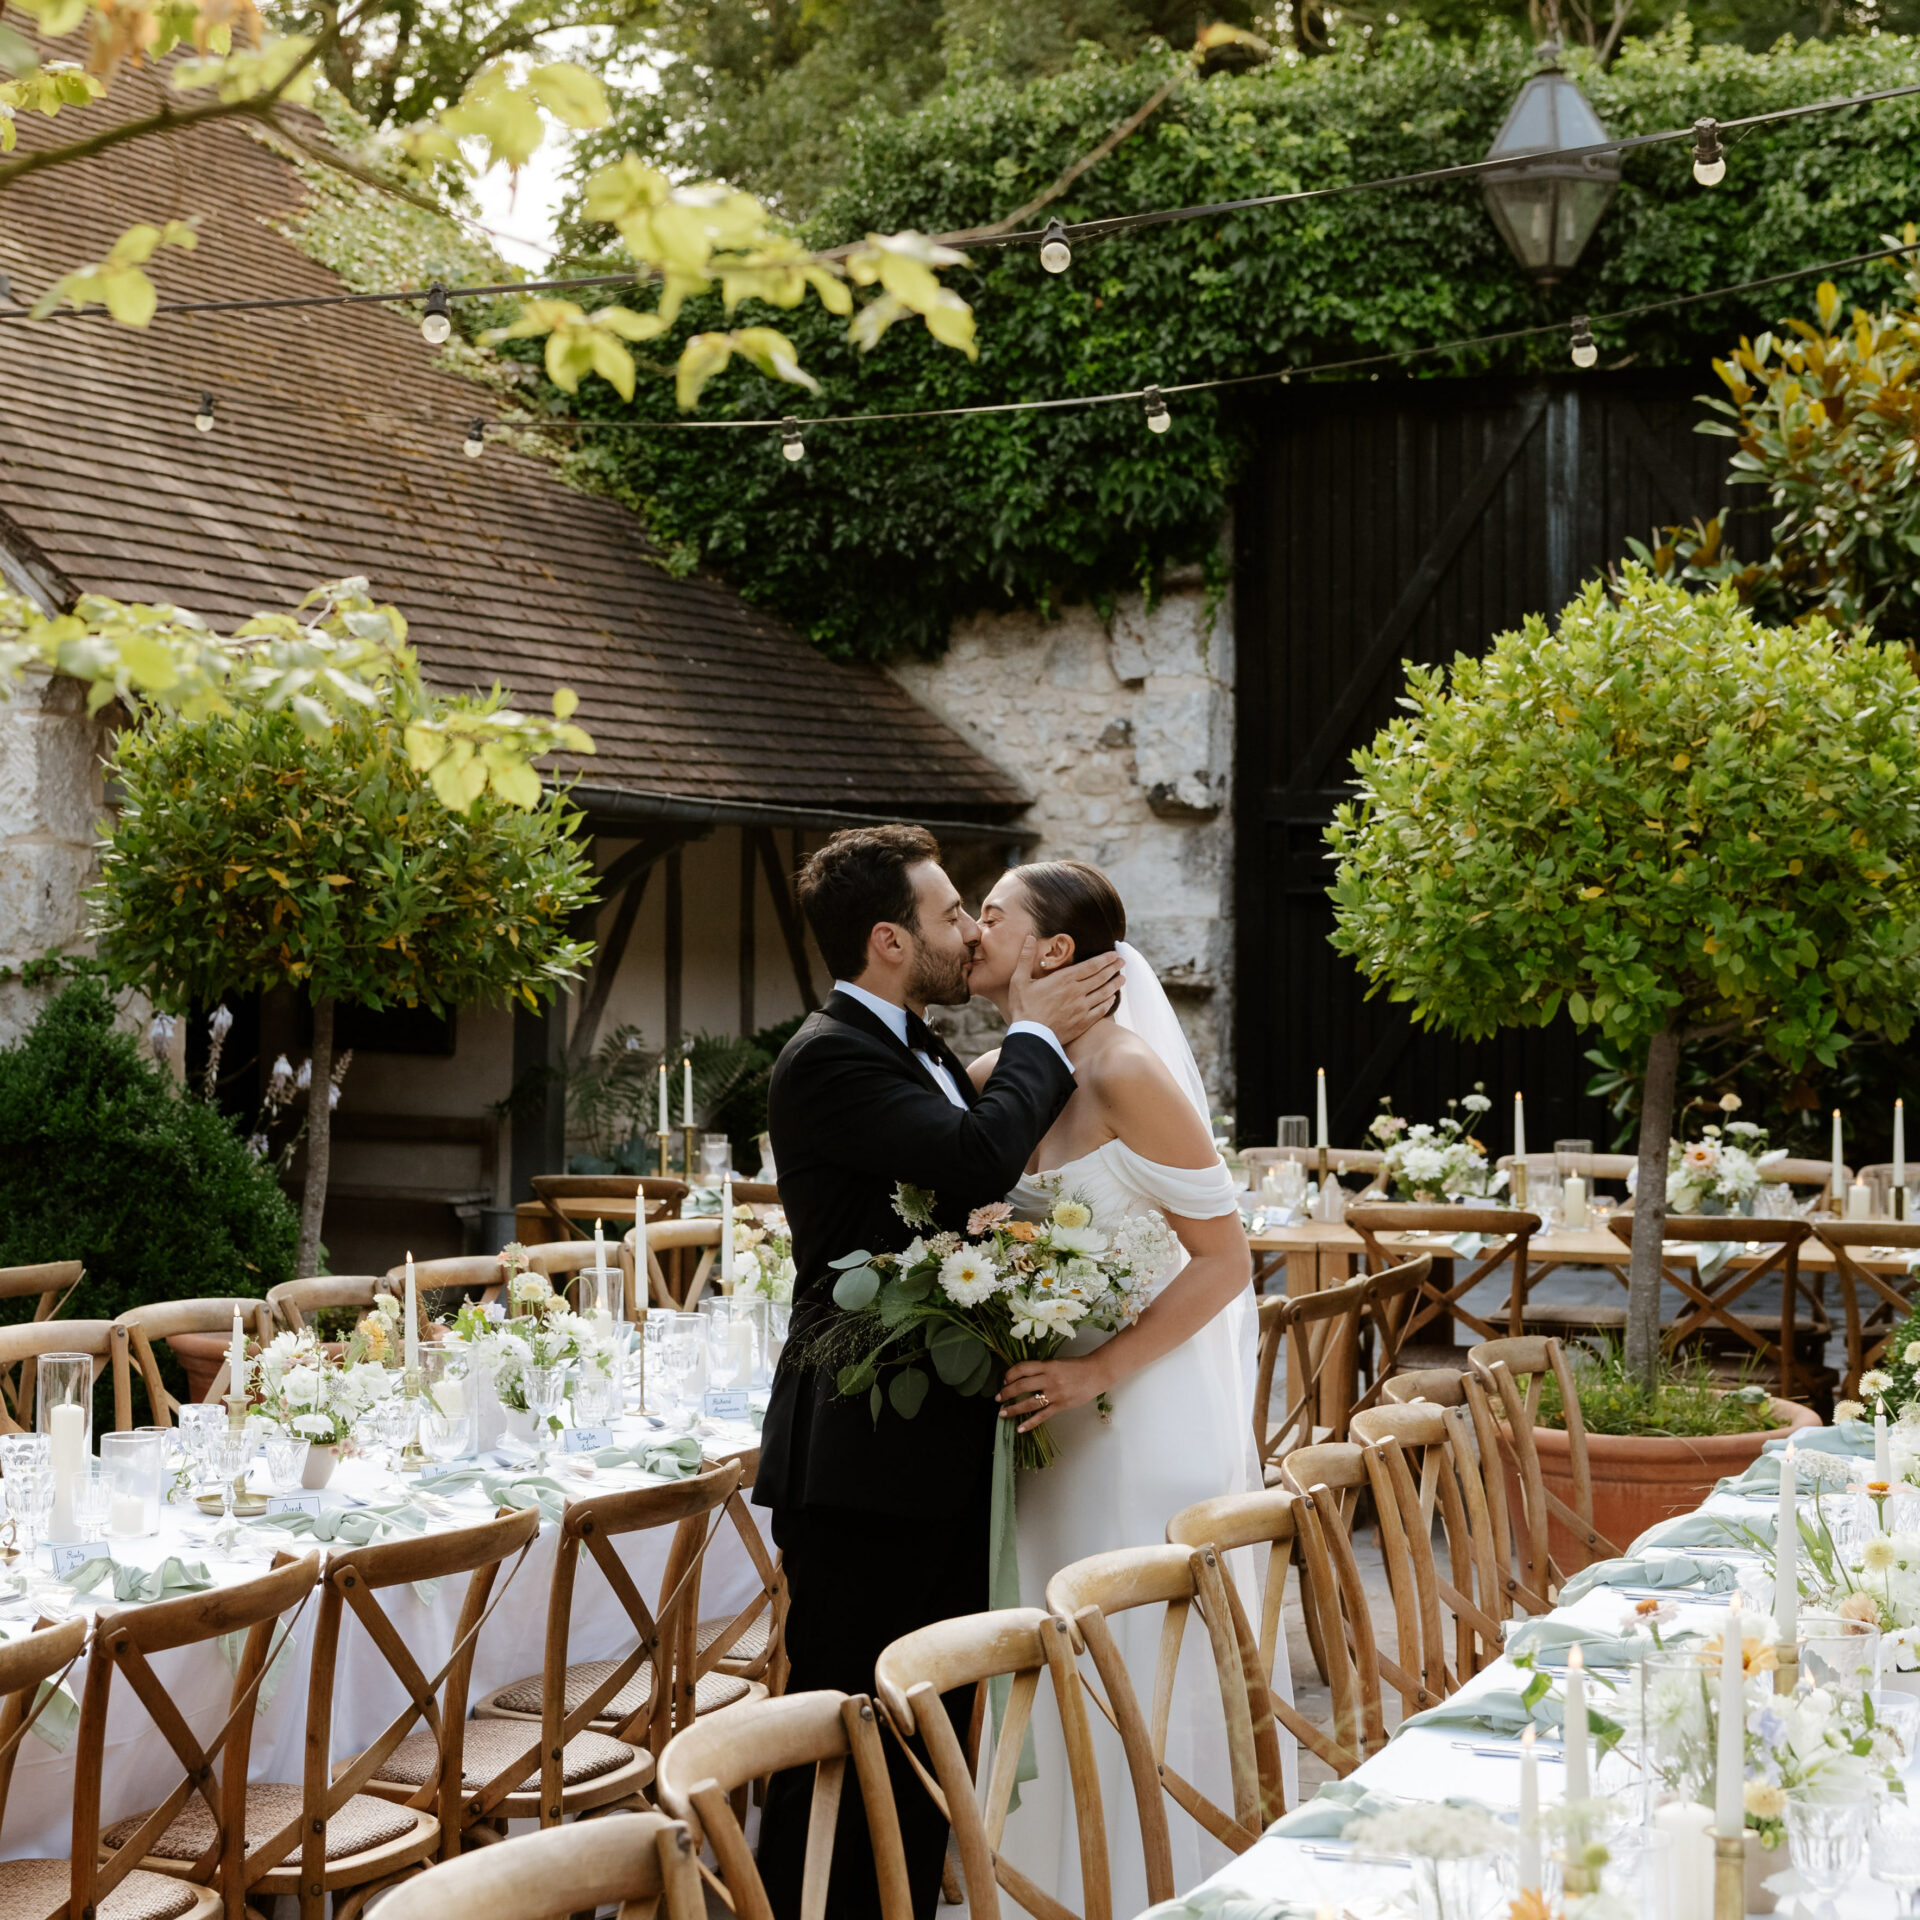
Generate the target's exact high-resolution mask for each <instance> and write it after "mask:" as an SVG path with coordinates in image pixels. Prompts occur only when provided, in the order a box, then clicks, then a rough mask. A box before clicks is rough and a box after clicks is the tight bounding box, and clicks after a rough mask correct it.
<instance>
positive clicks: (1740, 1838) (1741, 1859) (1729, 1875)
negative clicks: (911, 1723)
mask: <svg viewBox="0 0 1920 1920" xmlns="http://www.w3.org/2000/svg"><path fill="white" fill-rule="evenodd" d="M1713 1920H1747V1841H1746V1836H1745V1835H1744V1834H1739V1835H1735V1836H1734V1837H1732V1838H1731V1839H1730V1838H1729V1837H1728V1836H1727V1835H1726V1834H1724V1833H1716V1834H1715V1835H1714V1836H1713Z"/></svg>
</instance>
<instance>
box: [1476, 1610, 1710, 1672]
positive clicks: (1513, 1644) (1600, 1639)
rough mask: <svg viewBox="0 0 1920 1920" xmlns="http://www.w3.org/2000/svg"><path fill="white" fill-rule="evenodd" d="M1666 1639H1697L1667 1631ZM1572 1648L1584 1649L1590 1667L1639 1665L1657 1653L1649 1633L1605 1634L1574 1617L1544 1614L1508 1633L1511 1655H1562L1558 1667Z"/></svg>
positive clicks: (1534, 1656)
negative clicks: (1582, 1625) (1578, 1624)
mask: <svg viewBox="0 0 1920 1920" xmlns="http://www.w3.org/2000/svg"><path fill="white" fill-rule="evenodd" d="M1661 1637H1662V1638H1663V1639H1665V1640H1667V1641H1669V1642H1672V1641H1674V1640H1682V1639H1687V1640H1690V1639H1692V1638H1693V1635H1692V1634H1691V1633H1690V1632H1689V1633H1671V1634H1663V1635H1662V1636H1661ZM1570 1647H1578V1648H1579V1649H1580V1657H1581V1659H1582V1660H1584V1661H1585V1662H1586V1663H1587V1665H1588V1667H1590V1668H1591V1667H1637V1666H1638V1665H1639V1664H1640V1662H1641V1661H1642V1660H1644V1659H1645V1658H1646V1657H1647V1655H1648V1654H1650V1653H1653V1652H1656V1651H1657V1649H1656V1648H1655V1646H1654V1643H1653V1636H1652V1635H1651V1634H1649V1633H1642V1632H1636V1631H1634V1630H1632V1629H1628V1630H1627V1631H1626V1632H1624V1633H1604V1632H1602V1631H1601V1630H1600V1629H1599V1628H1597V1627H1581V1626H1576V1625H1575V1624H1574V1623H1573V1622H1572V1621H1571V1620H1563V1619H1559V1618H1557V1617H1555V1616H1554V1615H1552V1614H1543V1615H1542V1616H1541V1617H1540V1618H1539V1619H1537V1620H1523V1621H1521V1622H1520V1623H1519V1624H1518V1625H1517V1626H1515V1628H1514V1629H1513V1631H1512V1632H1511V1633H1509V1634H1508V1635H1507V1647H1506V1650H1507V1652H1508V1654H1509V1655H1522V1654H1525V1655H1531V1656H1532V1658H1533V1659H1534V1660H1536V1661H1538V1660H1541V1659H1542V1658H1544V1657H1545V1656H1547V1655H1551V1654H1559V1655H1561V1656H1562V1658H1561V1659H1559V1660H1555V1661H1553V1662H1552V1664H1553V1665H1554V1666H1556V1667H1558V1666H1560V1665H1563V1664H1564V1656H1565V1654H1566V1652H1567V1650H1568V1648H1570Z"/></svg>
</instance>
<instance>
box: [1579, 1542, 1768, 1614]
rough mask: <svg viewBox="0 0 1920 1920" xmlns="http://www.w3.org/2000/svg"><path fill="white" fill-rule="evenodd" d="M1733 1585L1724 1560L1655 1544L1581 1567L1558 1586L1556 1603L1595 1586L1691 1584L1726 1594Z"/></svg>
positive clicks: (1735, 1581)
mask: <svg viewBox="0 0 1920 1920" xmlns="http://www.w3.org/2000/svg"><path fill="white" fill-rule="evenodd" d="M1737 1584H1738V1576H1737V1575H1736V1574H1735V1572H1734V1570H1733V1568H1732V1567H1731V1566H1730V1565H1729V1564H1728V1563H1727V1562H1726V1561H1724V1560H1715V1559H1712V1558H1710V1557H1709V1556H1708V1555H1706V1554H1691V1553H1679V1552H1668V1551H1666V1550H1665V1549H1664V1548H1660V1547H1656V1548H1654V1549H1653V1550H1652V1551H1651V1552H1650V1553H1644V1554H1641V1555H1640V1556H1639V1557H1638V1558H1635V1559H1626V1560H1596V1561H1595V1562H1594V1563H1593V1565H1592V1566H1590V1567H1582V1568H1581V1569H1580V1571H1579V1572H1578V1573H1576V1574H1575V1575H1574V1576H1573V1578H1572V1579H1571V1580H1569V1581H1568V1582H1567V1583H1566V1585H1565V1586H1563V1587H1562V1588H1561V1589H1560V1604H1561V1605H1562V1606H1571V1605H1572V1604H1573V1603H1574V1601H1576V1600H1578V1599H1579V1598H1580V1596H1581V1595H1582V1594H1586V1593H1591V1592H1592V1591H1593V1590H1594V1588H1595V1587H1672V1588H1676V1589H1678V1588H1684V1587H1692V1588H1694V1589H1696V1590H1697V1591H1698V1592H1701V1593H1730V1592H1731V1591H1732V1590H1733V1588H1734V1587H1735V1586H1736V1585H1737Z"/></svg>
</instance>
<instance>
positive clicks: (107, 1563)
mask: <svg viewBox="0 0 1920 1920" xmlns="http://www.w3.org/2000/svg"><path fill="white" fill-rule="evenodd" d="M109 1575H111V1576H112V1580H113V1597H114V1598H115V1599H116V1600H119V1601H123V1602H126V1603H128V1604H133V1603H136V1602H137V1603H140V1604H142V1605H144V1604H148V1603H150V1602H152V1601H155V1600H166V1599H169V1598H171V1597H172V1596H173V1595H174V1594H176V1593H204V1592H205V1591H206V1589H207V1588H208V1587H210V1586H212V1585H213V1575H212V1574H210V1573H209V1572H208V1571H207V1563H206V1562H205V1561H204V1560H182V1559H181V1558H180V1556H179V1555H178V1554H169V1555H168V1556H167V1558H166V1559H164V1560H163V1561H161V1563H160V1564H159V1565H158V1566H157V1567H133V1566H128V1565H127V1564H126V1563H125V1562H123V1561H119V1560H113V1559H110V1558H108V1556H107V1555H105V1554H96V1555H95V1556H94V1557H93V1558H92V1559H91V1560H87V1561H83V1562H82V1563H81V1565H80V1566H78V1567H77V1568H75V1570H74V1572H73V1574H72V1576H71V1577H70V1578H69V1579H68V1581H67V1585H68V1586H70V1587H71V1588H72V1589H73V1590H74V1592H75V1593H91V1592H92V1591H93V1590H94V1588H95V1587H97V1586H98V1585H99V1584H100V1582H101V1581H102V1580H105V1579H106V1578H108V1576H109Z"/></svg>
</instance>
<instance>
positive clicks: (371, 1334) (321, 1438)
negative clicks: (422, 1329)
mask: <svg viewBox="0 0 1920 1920" xmlns="http://www.w3.org/2000/svg"><path fill="white" fill-rule="evenodd" d="M383 1317H384V1316H382V1315H380V1314H378V1313H377V1312H376V1313H375V1314H371V1315H369V1316H368V1320H369V1321H378V1320H380V1319H381V1318H383ZM384 1331H385V1329H384V1328H381V1329H378V1330H377V1331H374V1330H371V1329H369V1327H368V1326H367V1325H366V1324H365V1323H363V1324H362V1325H361V1326H360V1327H357V1328H355V1330H354V1334H353V1338H352V1339H351V1340H349V1341H348V1342H347V1350H346V1354H345V1356H344V1357H343V1358H339V1359H336V1358H334V1357H333V1356H332V1355H331V1354H330V1353H329V1351H328V1349H327V1347H326V1346H324V1345H323V1344H322V1343H321V1342H320V1341H319V1340H318V1339H316V1338H315V1337H314V1335H313V1333H312V1332H311V1330H309V1331H307V1332H304V1333H297V1334H296V1333H280V1334H275V1335H274V1337H273V1338H272V1339H271V1340H270V1341H268V1342H267V1344H266V1346H265V1347H263V1348H262V1349H261V1351H260V1352H259V1354H258V1355H256V1356H255V1358H254V1359H252V1360H251V1361H249V1362H248V1364H247V1381H246V1387H247V1396H248V1398H249V1399H250V1400H251V1401H252V1403H253V1405H252V1408H251V1411H253V1412H255V1413H257V1414H259V1415H260V1417H261V1418H262V1419H266V1420H271V1421H273V1422H274V1423H275V1424H276V1425H278V1426H282V1427H286V1428H288V1429H290V1430H291V1431H292V1432H294V1433H301V1434H305V1435H306V1436H307V1438H308V1439H310V1440H312V1441H313V1442H314V1444H315V1445H316V1446H322V1447H337V1446H339V1445H340V1444H341V1443H342V1442H343V1441H344V1440H345V1439H346V1438H347V1436H348V1435H349V1434H350V1433H351V1432H352V1431H353V1428H354V1425H355V1423H356V1422H357V1421H359V1420H361V1419H363V1418H364V1417H365V1416H366V1415H367V1414H368V1413H369V1412H370V1411H371V1410H372V1409H373V1407H374V1406H375V1405H377V1404H378V1403H379V1402H380V1401H382V1400H384V1399H385V1398H386V1397H387V1395H388V1393H389V1392H391V1391H392V1388H393V1376H392V1375H391V1374H390V1373H389V1372H388V1371H387V1369H386V1367H384V1366H383V1365H382V1364H381V1363H380V1360H379V1359H378V1357H377V1356H376V1355H375V1354H374V1352H373V1348H374V1346H375V1344H376V1342H377V1339H378V1334H379V1333H381V1332H384Z"/></svg>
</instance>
